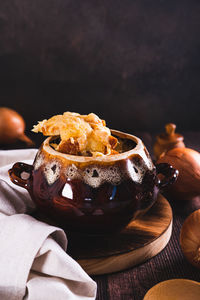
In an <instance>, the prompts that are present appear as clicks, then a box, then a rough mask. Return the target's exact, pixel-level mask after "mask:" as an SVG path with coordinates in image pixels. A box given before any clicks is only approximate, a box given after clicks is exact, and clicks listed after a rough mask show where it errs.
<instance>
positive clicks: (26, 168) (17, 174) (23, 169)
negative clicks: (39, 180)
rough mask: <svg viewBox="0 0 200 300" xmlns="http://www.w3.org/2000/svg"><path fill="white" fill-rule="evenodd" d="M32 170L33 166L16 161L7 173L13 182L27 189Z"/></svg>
mask: <svg viewBox="0 0 200 300" xmlns="http://www.w3.org/2000/svg"><path fill="white" fill-rule="evenodd" d="M32 171H33V166H31V165H28V164H25V163H22V162H17V163H15V164H14V165H13V167H12V168H11V169H10V170H8V174H9V176H10V179H11V181H12V182H13V183H15V184H16V185H19V186H21V187H23V188H25V189H27V190H28V189H29V187H30V183H31V180H32ZM23 173H24V174H23Z"/></svg>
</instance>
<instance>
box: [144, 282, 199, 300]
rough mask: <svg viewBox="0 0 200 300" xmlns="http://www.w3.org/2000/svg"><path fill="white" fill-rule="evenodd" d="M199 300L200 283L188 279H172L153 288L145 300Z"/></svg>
mask: <svg viewBox="0 0 200 300" xmlns="http://www.w3.org/2000/svg"><path fill="white" fill-rule="evenodd" d="M190 299H191V300H199V299H200V283H199V282H197V281H193V280H188V279H171V280H166V281H163V282H160V283H158V284H156V285H155V286H153V287H152V288H151V289H150V290H149V291H148V292H147V293H146V295H145V296H144V299H143V300H190Z"/></svg>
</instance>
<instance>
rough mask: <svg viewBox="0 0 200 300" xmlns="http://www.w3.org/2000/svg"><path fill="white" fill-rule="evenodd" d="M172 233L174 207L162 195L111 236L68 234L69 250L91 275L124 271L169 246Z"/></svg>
mask: <svg viewBox="0 0 200 300" xmlns="http://www.w3.org/2000/svg"><path fill="white" fill-rule="evenodd" d="M171 232H172V210H171V207H170V205H169V203H168V201H167V200H166V199H165V198H164V197H163V196H162V195H159V196H158V199H157V201H156V203H155V204H154V205H153V206H152V207H151V209H150V210H149V211H148V212H147V213H146V214H145V215H143V216H142V217H140V218H138V219H137V220H135V221H132V222H130V223H129V225H128V226H127V227H126V228H125V229H124V230H123V231H121V232H120V233H117V234H113V235H108V236H83V235H79V234H78V235H75V234H73V235H72V236H70V235H69V233H68V241H69V244H68V253H69V254H70V255H71V256H72V257H73V258H74V259H76V260H77V261H78V263H79V264H80V265H81V266H82V268H83V269H84V270H85V271H86V272H87V273H88V274H89V275H100V274H106V273H113V272H117V271H122V270H125V269H127V268H130V267H133V266H135V265H137V264H140V263H142V262H144V261H146V260H148V259H150V258H152V257H153V256H155V255H157V254H158V253H159V252H160V251H162V250H163V249H164V247H165V246H166V245H167V243H168V241H169V239H170V237H171Z"/></svg>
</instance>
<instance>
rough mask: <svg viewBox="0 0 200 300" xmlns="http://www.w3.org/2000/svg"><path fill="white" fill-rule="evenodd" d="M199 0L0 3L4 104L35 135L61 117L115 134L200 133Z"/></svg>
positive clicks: (0, 79) (21, 0) (0, 86)
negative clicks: (100, 124)
mask: <svg viewBox="0 0 200 300" xmlns="http://www.w3.org/2000/svg"><path fill="white" fill-rule="evenodd" d="M199 97H200V1H195V0H190V1H188V0H182V1H178V0H173V1H170V0H166V1H165V0H162V1H161V0H160V1H156V0H155V1H147V0H146V1H145V0H135V1H134V0H123V1H121V0H120V1H119V0H101V1H100V0H95V1H92V0H91V1H89V0H84V1H82V0H49V1H47V0H43V1H41V0H34V1H33V0H7V1H1V2H0V106H8V107H11V108H13V109H16V110H17V111H18V112H19V113H21V114H22V115H23V117H24V119H25V121H26V123H27V131H28V132H29V131H30V129H31V128H32V125H33V124H35V123H36V122H37V121H38V120H42V119H44V118H48V117H50V116H52V115H54V114H58V113H62V112H64V111H75V112H79V113H84V114H87V113H89V112H94V113H96V114H98V115H99V116H100V117H101V118H103V119H105V120H106V121H107V124H108V126H109V127H110V128H115V129H120V130H124V131H127V132H131V133H134V132H136V131H149V132H160V131H162V130H163V127H164V124H166V123H167V122H175V123H176V124H177V127H178V131H179V132H182V131H183V130H199V129H200V120H199V112H200V101H199Z"/></svg>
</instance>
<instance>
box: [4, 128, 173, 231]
mask: <svg viewBox="0 0 200 300" xmlns="http://www.w3.org/2000/svg"><path fill="white" fill-rule="evenodd" d="M112 134H113V135H114V136H116V137H118V138H119V139H120V141H121V144H123V148H124V149H125V152H122V153H120V154H115V155H110V156H102V157H84V156H75V155H68V154H64V153H60V152H58V151H55V150H54V149H53V148H52V147H51V146H50V141H52V139H53V138H52V137H51V138H50V137H49V138H47V139H46V140H45V141H44V143H43V144H42V146H41V147H40V149H39V151H38V153H37V155H36V158H35V160H34V163H33V166H32V165H27V164H24V163H20V162H18V163H16V164H14V166H13V167H12V169H10V170H9V175H10V178H11V180H12V182H14V183H15V184H17V185H19V186H22V187H24V188H26V189H27V190H28V192H29V193H30V195H31V197H32V199H33V201H34V202H35V203H36V205H37V207H38V209H40V211H42V212H43V213H44V214H45V215H46V216H48V217H50V218H51V219H53V220H54V221H55V222H56V224H57V225H59V226H61V227H63V228H64V229H66V230H72V231H78V232H84V233H102V234H105V233H109V232H116V231H118V230H120V229H122V228H123V227H125V226H126V225H127V224H128V223H129V222H130V221H131V220H132V219H133V218H136V217H137V216H138V215H140V214H142V213H144V212H145V211H146V210H148V209H149V208H150V207H151V206H152V204H153V203H154V202H155V200H156V198H157V193H158V192H159V190H160V189H162V187H165V186H166V185H168V184H170V183H172V182H173V181H174V180H175V179H176V177H177V171H176V170H175V169H173V168H172V167H171V166H170V165H168V164H159V165H157V166H156V167H155V166H154V165H153V163H152V160H151V158H150V156H149V154H148V151H147V150H146V148H145V146H144V144H143V143H142V141H141V140H140V139H139V138H137V137H135V136H133V135H130V134H126V133H123V132H119V131H114V130H113V131H112ZM54 139H55V138H54ZM26 173H28V174H26ZM158 173H162V174H163V175H164V176H163V177H164V178H163V179H162V180H161V181H160V180H159V179H158V176H157V175H158ZM25 175H27V177H28V178H25Z"/></svg>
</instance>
